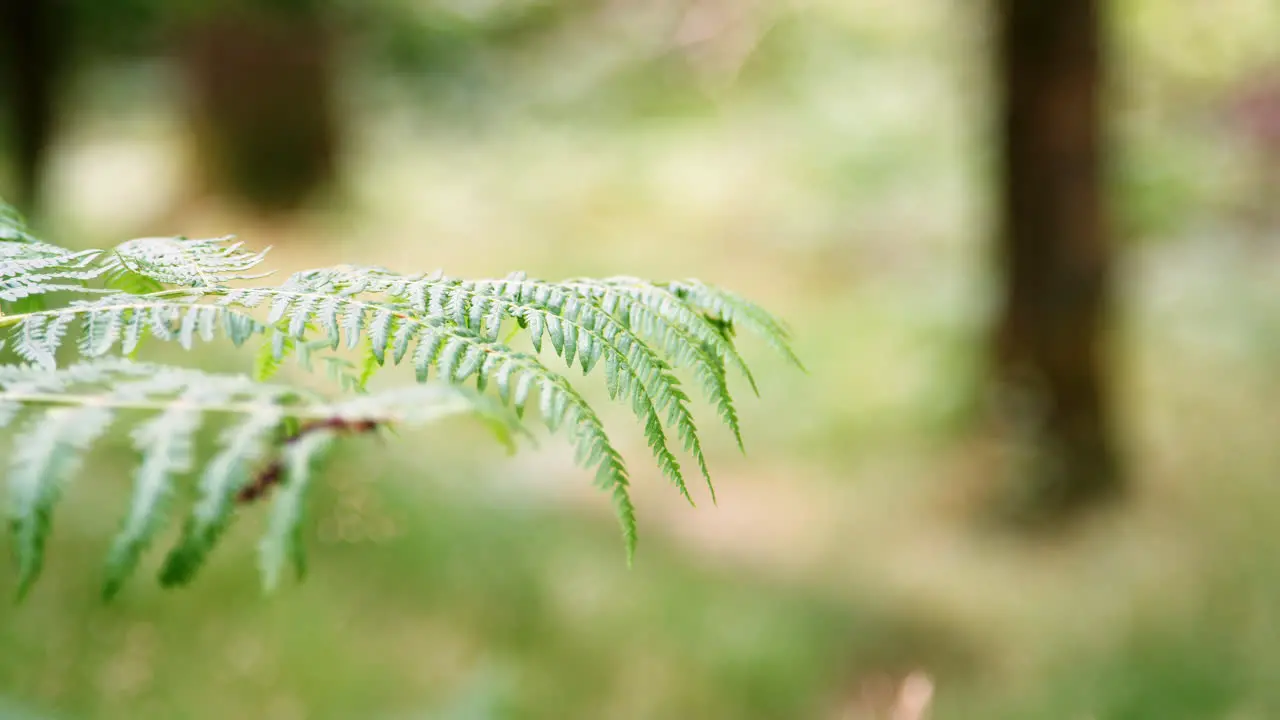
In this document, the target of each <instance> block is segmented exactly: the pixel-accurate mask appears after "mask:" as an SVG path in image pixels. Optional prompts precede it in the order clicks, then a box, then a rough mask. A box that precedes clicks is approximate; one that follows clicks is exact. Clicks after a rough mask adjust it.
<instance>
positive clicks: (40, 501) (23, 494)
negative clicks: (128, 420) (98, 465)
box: [9, 405, 111, 597]
mask: <svg viewBox="0 0 1280 720" xmlns="http://www.w3.org/2000/svg"><path fill="white" fill-rule="evenodd" d="M110 422H111V412H110V411H109V410H107V409H106V408H103V407H94V406H91V405H86V406H83V407H77V408H51V409H49V410H46V411H44V412H43V413H42V414H40V415H39V416H37V417H36V418H33V420H32V422H31V423H30V424H29V425H28V427H27V430H26V432H24V433H22V434H20V435H19V436H18V437H17V438H15V439H14V445H15V447H14V450H13V459H12V460H11V463H10V467H9V531H10V534H11V535H12V536H13V544H14V549H15V554H16V555H17V559H18V597H22V596H24V595H26V593H27V591H28V590H30V588H31V585H32V583H34V582H35V580H36V578H37V577H38V576H39V575H40V569H41V567H42V566H43V564H44V547H45V542H46V540H47V538H48V535H49V526H50V524H51V521H52V517H53V508H54V505H55V504H56V503H57V501H58V499H59V497H60V495H61V493H62V486H63V484H64V483H65V482H66V480H67V478H68V476H70V475H71V474H72V473H73V472H74V471H75V470H76V468H77V466H78V464H79V458H80V456H81V454H82V453H83V452H84V451H85V450H86V449H87V448H88V446H89V445H91V444H92V443H93V441H94V440H95V439H97V437H98V436H99V435H101V434H102V433H103V432H104V431H105V430H106V429H107V426H108V424H109V423H110Z"/></svg>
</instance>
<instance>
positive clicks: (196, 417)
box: [0, 203, 800, 597]
mask: <svg viewBox="0 0 1280 720" xmlns="http://www.w3.org/2000/svg"><path fill="white" fill-rule="evenodd" d="M264 257H265V252H257V253H255V252H249V251H246V250H245V249H244V248H243V247H242V246H241V245H240V244H238V243H235V242H233V241H232V239H231V238H218V239H208V240H191V239H186V238H143V239H138V240H131V241H128V242H125V243H123V244H121V245H119V246H117V247H115V248H112V249H109V250H87V251H71V250H67V249H64V248H61V247H58V246H56V245H52V244H48V243H46V242H42V241H40V240H38V239H36V238H35V237H34V236H33V235H32V234H31V232H30V231H29V230H28V229H27V228H26V227H25V225H23V223H22V222H21V219H20V218H19V217H18V216H17V214H16V213H15V212H13V210H12V208H10V207H8V206H6V205H3V204H2V203H0V343H2V345H0V352H4V353H5V354H6V356H8V357H9V358H10V359H9V360H6V361H4V364H0V428H6V427H10V428H13V429H14V433H13V437H12V443H13V444H12V451H11V452H10V453H9V458H10V459H9V461H8V463H7V465H8V468H7V476H8V495H7V512H8V517H9V529H10V540H11V544H12V546H13V550H14V555H15V557H16V560H17V566H18V585H19V593H20V594H22V593H25V592H27V590H28V589H29V588H30V587H31V586H32V583H33V582H34V581H35V580H36V579H37V577H38V576H39V572H40V568H41V566H42V564H43V557H44V547H45V544H46V540H47V538H48V535H49V531H50V527H51V523H52V516H53V510H54V508H55V506H56V505H57V502H58V500H59V498H60V496H61V495H62V493H63V491H64V489H65V488H66V487H67V486H68V484H69V482H70V481H71V480H72V479H73V477H74V476H75V475H76V473H77V470H78V469H79V466H80V463H81V461H82V459H83V457H84V455H85V454H86V453H87V452H88V451H89V450H90V449H91V448H92V446H93V445H94V444H95V442H96V441H98V440H99V439H100V438H101V437H102V436H103V434H104V433H106V432H107V431H108V430H109V429H110V427H111V426H112V425H114V424H122V423H127V424H128V427H129V428H130V434H131V438H132V442H133V445H134V447H135V449H136V451H137V453H138V456H139V460H138V465H137V470H136V471H135V476H134V489H133V494H132V496H131V500H130V505H129V508H128V510H127V512H126V515H125V517H124V518H123V519H122V521H121V526H120V530H119V532H118V535H117V536H116V539H115V541H114V542H113V544H112V546H111V548H110V550H109V551H108V559H107V570H106V576H105V580H104V586H103V591H104V594H105V595H106V596H108V597H110V596H113V595H115V594H116V593H117V592H119V591H120V590H121V588H122V587H123V586H124V583H125V581H126V580H127V578H128V577H129V576H130V575H131V574H132V572H133V570H134V569H135V567H136V566H137V564H138V561H139V559H140V557H141V556H142V554H143V553H144V552H145V551H146V550H147V549H148V548H149V546H150V545H151V542H152V540H153V539H154V538H155V537H156V535H157V534H158V533H159V532H160V530H161V529H163V528H164V527H165V526H166V524H167V523H168V522H169V521H170V519H171V515H173V514H176V512H177V510H178V509H177V508H173V507H171V506H172V505H174V504H175V498H177V497H179V496H181V495H184V494H189V493H178V492H175V490H176V489H178V488H187V483H190V484H191V485H192V487H191V489H193V490H194V493H195V500H194V501H193V503H192V506H191V507H190V508H189V509H188V511H187V514H186V518H185V520H184V521H183V524H182V526H181V527H182V529H181V535H180V538H179V540H178V542H177V544H176V545H175V546H174V547H173V548H172V549H171V550H170V551H169V554H168V555H167V557H166V558H165V561H164V563H163V565H162V568H161V571H160V581H161V583H162V584H163V585H166V586H171V585H180V584H184V583H187V582H189V581H190V580H191V579H192V577H193V576H194V575H195V573H196V571H197V570H199V569H200V567H201V566H202V565H203V564H204V562H205V560H206V558H207V556H208V554H209V552H210V551H211V550H212V549H213V548H214V547H215V545H216V544H217V543H218V541H219V539H220V538H221V537H222V535H223V534H224V533H225V531H226V530H227V528H228V527H229V525H230V523H231V521H232V520H233V519H234V517H235V515H236V510H237V508H238V507H239V506H241V505H244V504H246V503H253V502H257V501H259V500H263V501H265V502H270V503H271V510H270V517H269V521H268V531H267V535H266V536H265V537H264V538H263V540H262V542H261V545H260V558H261V563H260V564H261V570H262V577H263V581H264V584H265V585H266V586H267V587H268V588H271V587H274V586H275V585H276V584H277V583H278V581H279V578H280V577H281V574H282V569H283V568H284V567H286V566H288V565H290V564H292V565H293V566H294V567H295V568H296V569H297V570H298V572H299V573H300V572H301V570H302V568H303V555H302V548H301V544H300V541H299V536H300V528H301V525H302V517H303V507H304V506H305V495H306V489H307V487H308V484H309V483H310V480H311V475H312V472H313V467H314V466H315V464H316V463H317V461H318V460H319V459H320V457H321V456H322V455H323V454H324V453H325V452H326V451H327V449H328V448H329V447H330V446H331V445H332V444H333V442H334V441H335V440H338V439H340V438H341V437H343V436H346V435H352V434H360V433H365V432H370V431H374V430H377V429H380V428H384V427H388V426H391V425H395V424H399V423H405V422H408V423H415V422H425V421H429V420H434V419H437V418H441V417H446V416H453V415H457V414H459V413H465V414H469V415H472V416H476V417H480V418H482V419H483V420H484V421H485V422H486V423H487V425H488V426H489V427H491V428H492V429H493V430H494V432H495V433H496V434H497V436H498V437H499V438H501V439H503V440H504V441H506V442H508V443H510V439H511V437H512V436H513V435H516V434H519V433H522V432H526V431H525V430H524V429H523V428H524V422H525V421H526V418H527V416H530V415H533V414H536V416H537V418H538V420H539V421H540V422H541V424H543V425H544V426H546V427H547V428H548V429H549V430H550V431H553V432H554V431H561V432H563V433H564V434H566V435H567V436H568V438H569V440H570V442H571V443H572V444H573V446H574V447H575V448H576V451H577V452H576V458H577V461H578V463H579V464H581V465H582V466H584V467H586V468H589V469H591V470H593V471H594V473H595V479H596V484H597V485H598V486H599V487H601V488H602V489H603V490H605V491H606V492H608V493H609V494H610V495H611V497H612V500H613V503H614V507H615V511H616V513H617V516H618V518H619V522H620V523H621V526H622V531H623V536H624V539H625V547H626V551H627V558H628V561H630V559H631V557H632V556H633V554H634V552H635V544H636V519H635V508H634V506H633V505H632V502H631V496H630V492H629V487H630V476H629V473H628V469H627V465H626V463H625V461H624V459H623V457H622V455H621V453H620V452H619V451H618V449H617V448H616V447H615V445H614V443H613V442H612V441H611V440H610V438H609V436H608V435H607V434H606V432H605V429H604V423H603V422H602V420H601V418H600V416H599V415H598V414H597V412H596V410H595V409H594V408H593V407H592V405H591V404H590V403H588V401H587V400H586V399H585V397H584V396H583V395H582V394H581V393H580V392H579V391H578V390H577V389H576V387H575V386H574V384H572V383H571V382H570V380H569V377H568V375H569V374H570V373H567V372H565V371H574V370H577V371H580V372H581V374H582V375H584V376H586V375H592V374H594V375H603V378H604V385H605V388H606V390H607V392H608V396H609V397H610V398H611V399H612V400H614V401H617V402H619V403H621V404H623V405H625V406H626V407H628V408H629V409H630V412H631V413H632V414H633V415H634V416H635V418H636V420H637V421H638V422H639V423H640V426H641V428H642V429H643V431H644V435H645V438H646V440H647V442H648V445H649V449H650V452H651V454H652V456H653V461H654V463H655V464H656V466H657V468H658V469H659V471H660V472H661V473H662V474H663V475H664V476H665V477H666V478H667V479H668V480H669V481H670V482H671V483H672V484H673V485H674V486H675V487H676V489H677V491H678V492H680V493H681V495H682V496H684V497H685V498H686V499H687V500H688V501H689V502H690V503H691V504H692V502H693V501H692V497H691V495H690V493H689V489H688V483H687V477H686V475H687V472H686V470H685V468H684V466H683V465H682V463H681V459H680V458H679V457H678V454H684V455H686V456H687V457H688V458H689V459H691V460H692V462H693V464H694V465H695V466H696V467H697V470H696V473H695V476H696V477H699V478H700V479H701V480H702V481H703V482H705V483H706V485H707V486H708V488H711V473H710V471H709V469H708V464H707V458H706V454H705V452H704V450H703V443H702V439H701V437H700V428H699V426H698V424H697V421H696V419H695V417H694V413H693V410H692V409H691V403H692V399H691V397H690V394H689V392H688V391H687V390H686V385H684V384H683V382H682V380H681V378H680V377H679V374H678V372H677V371H678V370H682V371H686V372H687V373H688V375H689V376H690V377H691V378H692V380H693V385H696V389H695V392H697V393H700V394H702V395H703V396H704V397H705V399H706V400H707V401H709V402H710V403H711V404H712V405H713V406H714V407H715V408H716V412H717V414H718V416H719V417H720V420H721V421H722V422H723V424H724V425H725V426H726V428H727V429H728V431H729V432H730V433H731V434H732V435H733V437H734V438H735V440H736V441H737V443H738V445H739V446H740V447H741V445H742V434H741V428H740V426H739V420H738V411H737V409H736V406H735V401H734V398H733V396H732V394H731V393H730V388H729V385H730V381H729V377H730V375H732V374H738V375H740V376H741V377H742V378H743V379H744V380H745V381H746V383H747V385H748V387H750V388H751V389H752V391H753V392H754V391H755V390H756V382H755V379H754V378H753V377H752V375H751V371H750V369H749V368H748V366H747V363H746V361H745V360H744V359H743V358H742V356H741V355H740V354H739V352H738V349H737V346H736V344H735V339H734V338H735V330H736V329H738V328H745V329H747V330H749V331H751V332H753V333H755V334H757V335H759V336H761V337H762V338H763V339H764V340H765V341H766V342H767V343H768V344H769V345H770V346H772V347H773V348H774V349H775V350H777V351H778V352H779V353H780V354H781V355H782V356H783V357H784V358H786V359H787V360H789V361H791V362H792V363H794V364H795V365H796V366H799V365H800V363H799V361H798V359H797V358H796V356H795V353H794V352H793V351H792V349H791V346H790V333H789V331H788V329H787V328H786V326H785V325H783V323H781V322H780V321H779V320H777V319H776V318H774V317H773V316H772V315H770V314H769V313H768V312H766V311H764V310H763V309H761V308H760V307H758V306H757V305H755V304H753V303H751V302H750V301H748V300H746V299H744V298H742V297H740V296H738V295H735V294H733V293H730V292H728V291H725V290H722V289H720V288H717V287H715V286H712V285H707V284H705V283H702V282H699V281H696V280H681V281H675V282H650V281H646V280H641V279H637V278H625V277H619V278H608V279H602V280H598V279H585V278H579V279H572V280H567V281H563V282H546V281H542V280H536V279H533V278H529V277H526V276H525V275H523V274H520V273H516V274H512V275H509V276H507V277H505V278H501V279H493V280H465V279H459V278H451V277H447V276H444V275H442V274H439V273H436V274H430V275H426V274H423V275H404V274H400V273H396V272H393V271H391V270H388V269H385V268H376V267H349V266H347V267H334V268H323V269H317V270H310V271H305V272H300V273H296V274H294V275H293V276H292V277H289V278H288V279H286V280H285V281H284V282H283V283H280V284H278V285H260V284H254V283H253V281H258V280H261V279H262V278H264V277H266V276H267V275H268V273H264V272H261V271H260V270H259V268H260V267H261V263H262V262H263V260H264ZM521 336H523V337H524V338H527V342H528V343H529V346H530V347H531V349H532V352H529V351H522V350H518V349H516V347H513V345H512V343H514V342H515V340H516V338H518V337H521ZM220 339H221V340H229V341H230V342H231V343H232V344H233V345H234V346H236V347H243V346H253V347H254V348H256V353H255V356H254V357H255V359H254V362H253V374H252V377H250V376H229V375H217V374H211V373H205V372H202V371H199V370H196V369H191V368H181V367H169V366H161V365H155V364H150V363H145V362H139V361H136V359H133V358H136V356H137V355H138V354H139V352H140V347H141V345H142V344H143V342H144V341H148V342H159V343H174V344H177V345H179V346H181V347H182V348H185V349H188V350H190V349H193V348H194V347H195V346H196V345H198V344H202V343H208V342H213V341H217V340H220ZM353 352H356V353H358V354H357V355H356V356H355V359H352V353H353ZM552 355H554V356H555V357H556V358H558V359H559V361H560V362H562V363H563V364H564V370H563V371H562V370H556V369H553V368H552V367H550V366H549V365H548V364H547V363H546V362H544V360H545V359H547V358H549V357H550V356H552ZM289 357H295V358H296V359H297V361H298V364H299V365H300V366H302V367H303V368H307V369H313V368H316V367H318V366H319V367H323V368H324V369H325V370H326V372H327V374H328V375H329V376H331V377H332V378H334V379H335V380H336V381H337V385H338V388H337V391H338V393H339V396H345V399H341V397H340V399H332V398H328V397H322V396H320V395H318V394H316V393H315V392H313V391H309V390H304V389H301V388H299V387H294V386H290V385H287V384H283V383H280V382H277V381H275V380H274V379H273V377H274V376H275V375H276V374H277V373H278V372H279V371H280V369H281V368H282V367H283V365H284V363H285V361H286V359H287V358H289ZM389 365H408V366H411V367H412V368H413V374H412V375H413V378H414V379H415V380H416V382H417V384H416V385H411V386H409V387H407V388H403V389H399V390H395V391H393V392H388V393H368V392H366V391H365V387H366V383H367V382H368V380H369V379H370V377H371V376H372V375H374V374H376V373H377V372H378V371H379V370H381V369H382V368H384V367H386V366H389ZM215 418H216V419H215ZM214 424H216V425H217V426H218V427H219V428H221V430H220V433H219V434H218V435H217V443H216V445H217V447H216V449H215V450H214V451H213V453H212V454H211V455H209V456H208V457H201V456H200V454H199V453H198V452H197V450H196V443H195V437H196V436H197V434H198V433H200V431H201V430H202V429H204V428H206V427H211V426H212V425H214ZM712 497H713V498H714V497H715V496H714V489H713V490H712Z"/></svg>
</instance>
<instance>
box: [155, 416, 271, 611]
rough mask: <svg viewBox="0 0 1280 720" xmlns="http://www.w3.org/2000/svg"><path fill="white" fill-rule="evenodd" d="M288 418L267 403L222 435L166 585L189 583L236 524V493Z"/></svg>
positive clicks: (167, 566) (166, 569)
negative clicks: (225, 532)
mask: <svg viewBox="0 0 1280 720" xmlns="http://www.w3.org/2000/svg"><path fill="white" fill-rule="evenodd" d="M284 418H285V413H284V409H283V408H281V407H279V406H276V405H265V406H262V407H260V408H258V409H257V410H256V411H255V412H253V413H251V414H248V415H247V416H246V417H245V418H244V419H243V420H242V421H241V422H240V423H239V424H238V425H236V426H234V427H232V428H229V429H228V431H227V432H226V433H224V434H223V435H222V438H221V439H220V444H221V447H222V449H221V450H220V451H219V452H218V454H217V455H215V456H214V457H213V458H212V459H211V460H209V462H208V463H207V464H206V465H205V469H204V473H203V474H202V476H201V479H200V499H199V500H198V501H197V503H196V506H195V508H194V510H193V511H192V514H191V516H190V517H189V518H188V519H187V522H186V524H185V525H184V527H183V531H182V538H181V539H180V540H179V541H178V544H177V545H176V546H175V547H174V548H173V550H171V551H170V552H169V556H168V557H167V558H165V562H164V566H163V567H162V568H161V570H160V584H161V585H164V586H166V587H171V586H174V585H184V584H186V583H188V582H190V580H191V578H193V577H194V576H195V574H196V572H197V571H198V570H199V569H200V567H201V566H202V565H203V564H204V561H205V558H206V557H208V554H209V551H210V550H212V549H213V546H214V545H215V544H216V543H217V542H218V540H219V539H220V538H221V536H222V533H223V532H224V531H225V530H226V529H227V526H228V525H229V524H230V523H231V514H232V510H233V509H234V508H235V496H236V493H237V492H239V491H240V488H241V487H243V486H244V484H245V483H246V482H248V479H249V471H250V468H251V467H252V466H253V464H254V463H256V462H258V461H259V460H261V459H262V457H263V456H264V455H265V454H266V453H267V451H268V448H269V447H270V445H271V441H272V435H273V434H274V433H275V432H276V431H277V430H278V429H279V426H280V424H281V422H282V421H283V420H284Z"/></svg>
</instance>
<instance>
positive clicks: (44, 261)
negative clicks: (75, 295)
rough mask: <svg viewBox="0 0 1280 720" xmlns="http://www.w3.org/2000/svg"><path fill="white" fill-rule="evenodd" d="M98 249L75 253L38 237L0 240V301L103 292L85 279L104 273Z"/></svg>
mask: <svg viewBox="0 0 1280 720" xmlns="http://www.w3.org/2000/svg"><path fill="white" fill-rule="evenodd" d="M99 255H100V253H99V251H97V250H84V251H81V252H72V251H70V250H65V249H63V248H60V247H58V246H56V245H48V244H45V243H42V242H39V241H36V240H34V239H32V240H28V241H15V240H0V301H5V302H13V301H16V300H21V299H23V298H28V297H32V296H35V295H42V294H45V293H51V292H58V291H73V292H102V291H101V290H95V289H93V288H89V287H86V285H85V281H87V280H92V279H93V278H96V277H98V276H99V275H101V274H102V273H103V269H102V268H100V267H98V266H97V265H96V264H95V262H94V261H95V260H97V258H98V256H99Z"/></svg>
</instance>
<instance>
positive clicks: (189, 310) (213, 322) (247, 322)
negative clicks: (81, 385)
mask: <svg viewBox="0 0 1280 720" xmlns="http://www.w3.org/2000/svg"><path fill="white" fill-rule="evenodd" d="M219 319H221V326H219ZM77 320H79V321H80V324H81V339H80V342H79V344H78V347H79V350H80V352H81V353H82V354H83V355H85V356H86V357H99V356H102V355H105V354H107V353H109V352H110V351H111V350H112V349H113V348H115V347H116V346H117V345H120V346H121V349H122V351H123V352H124V353H125V354H129V353H131V352H133V350H134V349H135V348H136V347H137V344H138V342H139V341H140V339H141V338H142V336H143V328H144V326H145V328H146V330H148V331H149V333H150V335H151V336H152V337H154V338H156V339H158V340H161V341H174V340H177V341H178V343H179V344H181V345H182V346H183V347H184V348H186V349H191V347H192V346H193V345H194V343H195V341H196V340H197V339H200V340H204V341H208V340H212V339H214V338H215V337H216V336H217V335H218V334H219V333H221V334H223V335H225V336H226V337H227V338H229V339H230V340H231V341H232V342H233V343H235V344H236V345H239V344H242V343H244V342H245V341H246V340H247V339H248V338H249V337H252V336H253V335H254V334H257V333H260V332H262V331H263V330H264V329H265V326H263V325H262V324H261V323H258V322H257V321H255V320H254V319H253V318H251V317H249V316H247V315H244V314H243V313H240V312H237V311H235V310H233V309H232V308H229V307H226V305H225V304H212V303H200V302H199V299H198V298H192V297H179V298H159V297H136V296H133V295H127V294H123V293H119V294H115V295H109V296H107V297H104V298H101V299H99V300H91V301H89V300H85V301H75V302H72V303H71V304H70V305H68V306H66V307H60V308H54V309H50V310H40V311H35V312H30V313H25V314H22V315H10V316H5V317H0V327H4V326H6V325H10V326H13V328H14V329H13V330H12V332H11V333H10V337H11V341H10V342H11V345H12V346H13V348H14V350H15V352H17V354H18V356H19V357H21V358H22V359H23V360H25V361H27V362H31V363H35V364H37V365H40V366H42V367H46V368H53V367H56V366H57V360H56V353H57V351H58V349H59V348H60V347H61V346H62V343H63V340H64V338H65V337H66V334H67V331H68V330H69V329H70V328H71V327H72V326H73V324H74V323H75V322H76V321H77Z"/></svg>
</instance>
